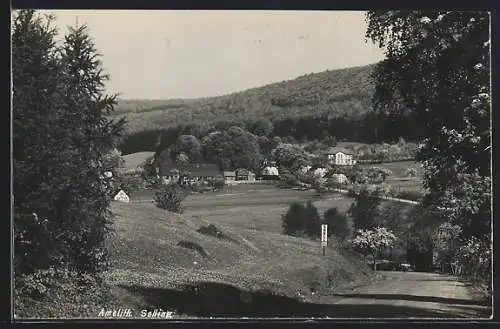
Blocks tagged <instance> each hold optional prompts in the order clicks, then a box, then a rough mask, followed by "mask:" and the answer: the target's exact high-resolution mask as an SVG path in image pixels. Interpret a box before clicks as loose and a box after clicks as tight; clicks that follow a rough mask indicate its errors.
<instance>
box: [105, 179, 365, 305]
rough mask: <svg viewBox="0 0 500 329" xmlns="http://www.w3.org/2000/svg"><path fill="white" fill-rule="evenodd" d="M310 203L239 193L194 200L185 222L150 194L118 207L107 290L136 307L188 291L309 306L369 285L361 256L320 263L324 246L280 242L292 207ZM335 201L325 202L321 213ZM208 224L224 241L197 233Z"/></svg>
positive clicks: (300, 197)
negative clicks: (214, 288) (333, 292)
mask: <svg viewBox="0 0 500 329" xmlns="http://www.w3.org/2000/svg"><path fill="white" fill-rule="evenodd" d="M148 192H149V193H150V196H149V197H151V196H152V192H151V191H148ZM313 198H314V192H312V191H295V190H284V189H283V190H282V189H277V188H274V187H271V186H264V185H247V186H235V187H234V188H233V190H232V191H231V193H228V191H224V192H219V193H205V194H197V195H191V196H189V197H188V198H187V199H186V200H185V206H186V211H185V213H183V214H182V215H179V214H173V213H170V212H167V211H165V210H161V209H159V208H157V207H156V206H155V205H154V204H153V202H152V201H151V200H148V195H146V193H143V195H142V196H141V197H140V198H138V199H137V198H135V199H134V198H133V199H132V200H131V202H130V203H129V204H123V203H118V202H115V203H113V205H112V211H113V213H114V216H115V217H114V229H115V233H114V237H113V238H112V239H111V240H110V242H109V248H110V252H111V255H110V256H111V260H112V264H111V269H110V271H108V273H107V275H106V278H107V282H108V283H110V284H112V285H113V286H114V287H115V294H116V295H117V298H118V299H119V300H120V301H122V302H123V303H124V304H125V305H129V307H132V306H134V305H135V304H140V303H142V305H144V303H146V304H147V303H149V305H150V306H158V305H153V304H151V303H152V302H148V301H147V300H146V299H148V298H149V297H147V296H146V295H145V291H146V290H148V291H149V290H151V289H157V290H158V289H159V290H161V291H162V294H170V293H171V294H174V291H177V292H176V293H178V292H179V291H180V290H182V289H185V285H186V284H202V283H203V284H207V283H209V284H221V285H226V286H232V287H236V288H237V289H239V290H241V291H261V290H262V289H264V290H266V291H270V292H271V293H272V294H276V295H283V296H288V297H294V298H295V297H297V294H300V295H301V296H302V298H305V299H306V300H310V299H311V298H312V299H314V294H313V293H312V292H314V291H317V290H321V289H331V288H334V287H343V286H347V285H349V284H354V283H355V282H364V281H366V280H369V279H370V278H371V277H372V274H371V273H370V271H369V270H368V269H367V268H366V266H365V265H364V264H362V262H361V261H360V258H359V257H358V256H357V255H353V254H350V253H347V252H343V251H339V250H336V249H334V248H332V247H330V248H329V249H328V252H327V255H326V256H325V257H323V256H322V255H321V248H320V244H319V241H312V240H310V239H303V238H296V237H291V236H286V235H283V234H281V215H282V214H284V213H285V212H286V211H287V209H288V206H289V204H290V203H291V202H293V201H306V200H312V199H313ZM337 201H338V202H340V199H339V200H334V199H331V200H320V201H318V202H319V206H320V207H319V208H321V207H323V208H326V207H330V206H334V205H335V203H336V202H337ZM327 202H328V203H329V205H327ZM342 202H343V203H344V204H345V205H347V203H349V204H350V201H345V200H344V201H342ZM209 224H212V225H215V226H216V227H217V229H218V230H220V232H222V233H223V235H224V236H225V237H226V238H224V239H221V238H219V237H216V236H210V235H207V234H203V233H200V232H199V230H200V228H202V227H207V226H208V225H209ZM332 244H334V241H333V238H332ZM190 246H192V248H191V247H190ZM182 287H184V288H182ZM219 298H223V296H219ZM213 302H214V303H215V302H216V301H213ZM168 303H170V304H171V305H165V304H163V305H162V306H161V307H163V309H165V308H166V307H168V306H170V307H172V308H174V309H175V301H174V300H170V301H169V302H168ZM168 303H167V304H168Z"/></svg>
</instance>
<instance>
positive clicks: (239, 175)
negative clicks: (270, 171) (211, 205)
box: [236, 169, 255, 182]
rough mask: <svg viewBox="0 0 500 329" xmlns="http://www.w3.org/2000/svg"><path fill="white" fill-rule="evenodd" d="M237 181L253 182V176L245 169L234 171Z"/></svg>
mask: <svg viewBox="0 0 500 329" xmlns="http://www.w3.org/2000/svg"><path fill="white" fill-rule="evenodd" d="M236 180H237V181H247V182H255V174H254V173H253V172H251V171H249V170H247V169H238V170H236Z"/></svg>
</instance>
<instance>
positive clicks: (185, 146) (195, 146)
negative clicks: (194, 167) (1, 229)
mask: <svg viewBox="0 0 500 329" xmlns="http://www.w3.org/2000/svg"><path fill="white" fill-rule="evenodd" d="M173 151H174V154H175V156H176V157H177V156H178V155H179V154H181V153H184V154H185V155H186V156H187V157H188V158H189V159H190V160H191V161H197V160H199V159H200V156H201V143H200V142H199V141H198V139H197V138H196V137H195V136H193V135H180V136H179V138H177V141H176V142H175V144H174V146H173Z"/></svg>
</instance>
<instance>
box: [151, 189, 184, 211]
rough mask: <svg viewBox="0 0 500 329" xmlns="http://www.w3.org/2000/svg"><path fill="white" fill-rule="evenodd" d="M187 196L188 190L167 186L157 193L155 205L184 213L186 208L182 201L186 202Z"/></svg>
mask: <svg viewBox="0 0 500 329" xmlns="http://www.w3.org/2000/svg"><path fill="white" fill-rule="evenodd" d="M186 196H187V193H186V189H184V188H182V187H180V186H179V185H177V184H172V185H166V186H164V187H163V188H162V189H160V190H159V191H157V192H156V193H155V203H156V206H157V207H158V208H161V209H165V210H168V211H171V212H176V213H183V212H184V206H183V205H182V201H184V199H185V198H186Z"/></svg>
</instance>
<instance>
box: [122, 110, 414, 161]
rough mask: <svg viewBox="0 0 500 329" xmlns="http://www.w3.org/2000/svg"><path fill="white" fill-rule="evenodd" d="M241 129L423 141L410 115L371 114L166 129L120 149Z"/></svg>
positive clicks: (309, 137) (289, 137)
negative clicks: (181, 137)
mask: <svg viewBox="0 0 500 329" xmlns="http://www.w3.org/2000/svg"><path fill="white" fill-rule="evenodd" d="M232 126H238V127H241V128H243V129H245V130H246V131H249V132H251V133H252V134H255V135H257V136H263V135H265V136H279V137H281V138H282V139H283V141H285V142H291V143H293V142H296V141H300V142H305V141H313V140H318V141H324V142H326V143H327V144H331V145H332V146H333V145H335V143H336V141H355V142H361V143H368V144H372V143H384V142H389V143H390V142H395V141H398V140H399V139H400V138H404V139H405V140H407V141H417V140H420V139H421V138H422V137H423V131H422V129H421V127H419V126H416V125H415V124H414V123H413V122H412V118H411V117H409V116H407V115H398V116H396V115H386V114H379V113H368V114H365V115H364V116H362V117H348V116H346V115H343V116H339V117H328V115H326V114H324V115H310V116H287V117H283V118H277V119H273V120H270V119H265V118H262V119H241V120H231V121H230V120H219V121H215V122H200V123H196V124H184V125H182V124H181V125H178V126H175V127H169V128H164V129H148V130H143V131H140V132H136V133H132V134H130V135H128V136H127V137H125V138H124V140H123V141H122V143H121V145H120V150H121V151H122V152H123V154H130V153H135V152H141V151H154V145H155V143H156V142H157V140H158V136H159V135H161V136H162V141H163V143H165V144H173V143H174V142H175V141H176V140H177V138H178V137H179V136H180V135H193V136H195V137H197V138H202V137H203V136H205V135H207V134H208V133H210V132H213V131H224V130H226V129H229V128H230V127H232Z"/></svg>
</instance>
